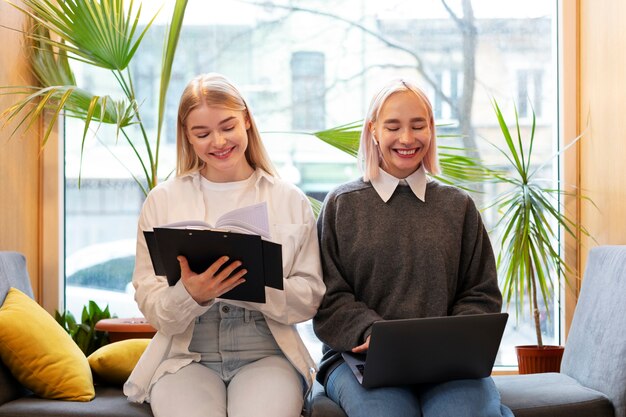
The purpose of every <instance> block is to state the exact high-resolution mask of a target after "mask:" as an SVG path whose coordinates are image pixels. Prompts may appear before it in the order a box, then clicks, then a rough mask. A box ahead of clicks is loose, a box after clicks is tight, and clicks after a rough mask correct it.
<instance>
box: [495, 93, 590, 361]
mask: <svg viewBox="0 0 626 417" xmlns="http://www.w3.org/2000/svg"><path fill="white" fill-rule="evenodd" d="M492 104H493V108H494V111H495V114H496V117H497V120H498V124H499V127H500V131H501V133H502V137H503V139H504V142H505V145H506V146H505V147H498V146H496V145H493V144H492V145H493V146H495V147H496V149H497V150H498V151H499V152H500V153H501V154H502V155H503V156H504V158H505V160H506V161H507V163H508V168H509V169H505V171H506V173H505V174H503V173H501V172H502V171H500V173H499V172H497V171H493V172H494V175H495V181H496V182H499V183H502V184H504V185H505V186H506V191H504V192H503V193H502V194H500V195H498V196H497V197H496V199H495V200H494V202H493V203H492V206H494V207H496V208H497V209H498V214H499V216H500V218H499V221H498V223H497V225H496V228H497V229H498V230H500V231H501V233H502V235H501V240H500V242H501V243H500V248H499V254H498V257H497V264H498V270H499V276H500V280H501V289H502V293H503V298H504V301H505V303H506V305H507V306H509V305H510V303H511V302H512V301H515V302H516V316H517V317H519V315H520V314H523V310H524V309H525V301H528V308H529V310H530V314H531V317H532V318H533V321H534V325H535V334H536V338H537V345H528V346H517V347H516V350H517V355H518V366H519V372H520V373H535V372H558V371H559V368H560V363H561V357H562V355H563V347H562V346H546V345H544V344H543V338H542V334H541V322H540V316H541V312H540V308H541V305H540V303H539V301H540V298H539V296H538V293H540V294H541V301H542V302H543V306H545V307H544V308H545V313H546V315H547V316H550V305H551V302H552V297H553V295H554V292H555V289H559V288H560V286H559V285H557V284H559V283H560V282H561V278H562V279H563V280H565V278H566V275H565V274H566V272H568V271H569V268H568V266H567V265H566V263H565V261H564V259H563V257H562V256H561V254H560V250H559V243H558V242H559V233H560V230H561V229H562V230H563V231H564V233H567V234H568V235H570V236H572V237H573V238H574V239H576V238H577V232H578V231H580V232H581V233H583V234H585V235H588V232H587V231H586V230H585V229H584V228H583V227H581V226H580V225H578V224H576V223H575V222H574V220H572V219H570V218H569V217H567V215H566V214H565V213H563V212H562V211H561V206H560V201H561V198H562V197H563V196H564V195H565V194H566V192H565V191H563V190H562V189H560V188H553V186H552V180H542V179H541V178H539V172H540V170H541V168H542V167H543V166H536V165H533V164H532V163H531V162H534V160H533V146H534V144H535V127H536V118H535V112H534V109H533V110H532V125H531V127H530V133H529V136H528V138H527V139H526V140H525V139H523V138H522V129H521V128H520V122H519V116H518V113H517V109H516V108H515V131H514V132H513V134H512V133H511V131H510V130H509V127H508V126H507V123H506V121H505V120H504V116H503V115H502V111H501V110H500V107H499V106H498V103H497V102H496V101H495V100H493V102H492ZM531 109H532V107H531ZM514 135H515V137H514ZM578 139H579V138H576V139H575V140H574V141H573V142H572V143H574V142H576V140H578ZM570 145H571V144H570ZM568 146H569V145H568ZM565 149H567V147H566V148H565ZM500 169H502V167H500ZM565 282H566V281H565Z"/></svg>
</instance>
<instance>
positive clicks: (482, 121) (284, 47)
mask: <svg viewBox="0 0 626 417" xmlns="http://www.w3.org/2000/svg"><path fill="white" fill-rule="evenodd" d="M144 3H145V4H144V10H143V12H142V15H143V16H144V17H145V18H147V17H148V16H150V13H151V12H152V11H151V10H149V9H150V8H151V7H153V6H154V5H153V4H152V3H153V2H144ZM171 3H172V1H171V0H168V1H166V6H165V9H164V10H163V11H162V12H161V15H160V17H159V18H158V19H157V20H156V22H155V24H154V26H153V27H152V28H151V29H150V30H149V31H148V34H147V35H146V37H145V39H144V41H143V43H142V46H141V47H140V49H139V50H138V53H137V56H136V57H135V58H134V60H133V62H132V64H131V66H130V71H131V73H132V75H133V82H134V87H135V89H136V94H137V96H138V97H139V100H140V105H141V115H142V118H143V122H144V125H145V127H146V129H147V130H148V133H149V136H151V137H156V127H155V125H156V120H157V105H158V97H157V94H158V90H159V82H160V78H159V71H160V70H159V68H160V62H161V49H162V45H163V35H164V32H165V25H166V24H167V21H168V19H169V14H168V11H169V10H170V8H171V6H172V4H171ZM153 11H154V10H153ZM555 11H556V1H543V0H542V1H539V0H533V1H525V2H502V1H496V0H494V1H491V0H472V1H469V0H466V1H461V0H449V1H440V0H422V1H419V2H416V1H413V0H411V1H409V0H387V1H384V2H382V1H374V0H343V1H327V0H300V1H290V2H287V1H278V0H273V1H264V2H262V3H260V2H259V4H255V2H253V1H250V2H246V1H243V2H242V1H235V0H221V1H220V2H219V7H216V6H215V3H213V2H205V1H201V0H190V1H189V4H188V9H187V13H186V18H185V26H184V28H183V31H182V34H181V38H180V43H179V48H178V51H177V55H176V60H175V63H174V68H173V71H172V78H171V85H170V89H169V93H168V102H167V105H166V109H165V112H166V120H165V124H164V126H163V129H164V132H165V134H164V138H163V140H162V144H161V150H160V162H159V164H160V172H159V174H160V178H161V180H164V179H165V178H166V177H167V176H169V175H171V174H172V172H173V170H174V168H175V152H176V150H175V141H176V137H175V135H176V131H175V130H176V125H175V123H176V116H177V114H176V113H177V107H178V98H179V97H180V94H181V92H182V89H183V88H184V86H185V84H186V83H187V82H188V81H189V80H190V79H191V78H192V77H193V76H195V75H197V74H199V73H204V72H211V71H216V72H220V73H223V74H225V75H226V76H228V77H229V78H230V79H231V80H233V81H234V82H235V84H236V85H237V86H239V87H240V89H241V91H242V93H243V94H244V96H245V97H246V98H247V100H248V103H249V105H250V108H251V111H252V112H253V114H254V116H255V118H256V120H257V123H258V125H259V128H260V130H261V131H262V134H263V138H264V141H265V144H266V146H267V148H268V150H269V152H270V155H271V157H272V159H273V161H274V162H275V164H276V165H277V166H278V168H279V170H280V174H281V176H282V177H283V178H285V179H287V180H289V181H291V182H293V183H295V184H297V185H298V186H299V187H300V188H301V189H302V190H304V191H305V192H306V193H307V194H308V195H310V196H312V197H315V198H317V199H319V200H322V199H323V198H324V196H325V195H326V193H327V192H328V191H329V190H330V189H332V188H333V187H335V186H337V185H338V184H340V183H342V182H345V181H348V180H351V179H354V178H356V177H358V175H359V172H358V169H357V167H356V164H355V161H354V159H353V158H352V157H350V156H348V155H346V154H345V153H343V152H341V151H338V150H335V149H334V148H332V147H330V146H329V145H326V144H324V143H322V142H321V141H320V140H318V139H316V138H315V137H313V136H311V135H309V134H307V133H310V132H313V131H318V130H323V129H327V128H331V127H336V126H339V125H343V124H347V123H350V122H354V121H358V120H361V119H362V118H363V117H364V114H365V111H366V109H367V107H368V105H369V101H370V99H371V97H372V95H373V94H374V92H376V91H377V90H378V89H379V88H380V87H381V85H382V84H383V83H385V82H386V81H387V80H389V79H390V78H397V77H406V78H410V79H413V80H416V81H417V82H418V84H419V85H421V86H423V88H424V89H425V90H426V91H427V92H428V94H429V96H430V98H431V100H432V102H433V106H434V110H435V116H436V119H437V123H438V124H439V125H440V128H439V133H440V134H441V135H442V137H441V138H440V143H441V144H444V145H450V146H458V147H463V148H465V149H466V150H467V152H468V154H470V155H473V156H478V157H480V158H481V159H482V160H483V161H484V162H485V163H487V164H489V165H492V166H494V167H497V166H499V165H501V164H502V163H503V162H504V161H503V160H502V157H501V156H500V155H499V154H498V152H497V151H495V150H494V149H493V148H492V147H491V146H490V145H489V144H488V141H491V142H495V143H498V144H501V143H502V142H501V134H500V133H499V127H498V124H497V120H496V117H495V115H494V112H493V109H492V105H491V99H492V98H495V99H496V100H498V102H499V104H500V105H501V107H502V108H503V112H504V113H505V115H507V116H509V117H508V119H509V120H511V119H512V115H513V103H514V102H515V104H516V106H517V110H518V112H519V115H520V118H521V120H522V123H523V125H524V127H526V128H527V127H528V126H529V123H530V119H529V116H530V114H531V111H532V109H534V111H535V113H536V114H537V116H538V126H537V133H536V137H537V143H536V150H535V152H536V154H535V155H536V158H537V160H536V163H538V164H545V166H544V171H543V172H542V174H543V175H544V176H545V178H547V179H548V180H550V181H552V180H553V179H554V178H555V177H556V174H557V172H556V169H557V164H556V162H557V161H556V160H551V158H552V155H554V153H555V150H556V148H557V144H558V138H557V136H556V135H555V132H556V126H555V125H554V123H555V121H556V120H558V114H557V106H556V102H557V96H558V94H557V85H556V75H555V74H556V71H555V69H556V64H555V63H556V59H555V47H554V45H555V39H554V33H556V31H555V30H553V29H554V26H555V24H556V18H555ZM144 24H145V23H144ZM74 69H75V72H76V75H77V82H78V84H79V86H81V87H82V88H85V89H88V90H90V91H92V92H94V93H98V94H111V95H113V96H115V95H116V94H117V95H119V94H120V93H116V92H117V91H119V90H118V89H117V86H116V84H115V79H114V78H113V77H112V76H110V75H109V74H106V73H103V72H102V71H98V70H94V69H93V68H88V67H86V66H84V65H74ZM531 106H532V107H531ZM82 132H83V130H82V125H81V123H79V122H77V121H75V120H68V122H67V129H66V141H65V143H66V181H65V187H66V200H67V201H66V212H65V216H66V222H65V224H66V231H65V240H66V248H65V249H66V266H67V276H66V303H67V308H68V309H70V310H72V311H73V312H74V313H75V314H79V312H80V309H81V308H82V305H84V304H85V303H86V302H87V301H88V300H89V299H94V300H96V301H97V302H98V303H101V304H103V305H104V304H107V303H108V304H110V305H111V310H112V312H113V313H114V314H117V315H118V316H136V315H139V314H140V312H139V311H138V309H137V307H136V305H135V302H134V301H133V295H132V293H133V289H132V285H129V283H130V280H131V275H132V267H133V256H134V250H135V236H136V222H137V215H138V213H139V210H140V208H141V204H142V202H143V198H144V196H143V193H142V192H141V190H140V188H139V187H138V186H137V184H136V183H135V181H134V180H133V175H136V176H139V177H140V175H141V171H140V168H139V166H138V165H137V163H136V161H135V156H134V152H133V150H132V149H131V147H130V146H128V144H127V142H126V141H125V140H124V138H123V137H117V135H116V132H115V130H114V129H112V128H110V127H107V126H102V127H100V128H99V129H98V131H97V133H96V134H95V137H90V138H88V140H87V141H86V143H85V148H84V156H83V159H82V162H81V158H80V150H81V138H82ZM128 134H129V137H130V138H131V140H133V139H132V138H133V131H132V129H131V130H129V131H128ZM443 136H445V137H443ZM136 138H137V139H136V141H137V142H135V144H136V146H137V149H138V151H139V152H140V154H142V155H143V148H142V144H141V143H140V139H139V135H137V136H136ZM81 167H82V169H81ZM79 174H80V188H79V186H78V185H79ZM479 188H480V189H479V191H480V192H479V193H476V194H475V195H474V197H475V200H476V201H477V203H478V205H479V206H485V205H486V204H487V202H488V201H490V200H491V199H492V198H493V197H494V196H495V195H497V194H498V193H500V192H502V190H501V189H498V188H496V187H494V186H493V185H490V184H484V185H482V186H481V187H479ZM483 216H484V220H485V223H486V225H487V227H488V228H489V229H490V230H491V228H493V226H494V225H495V222H496V221H497V219H498V214H497V213H496V212H495V211H493V210H491V211H490V210H486V211H484V213H483ZM492 239H493V240H494V241H493V246H494V248H497V247H498V246H499V242H497V240H496V239H497V235H496V234H495V233H494V234H493V235H492ZM510 311H511V312H513V311H514V306H511V308H510ZM553 311H554V310H553ZM558 322H559V317H558V314H553V315H552V316H550V317H542V326H543V327H542V330H543V332H544V334H545V339H544V342H545V343H558V334H559V332H558V331H557V330H558V328H557V324H558ZM300 328H301V330H302V333H303V335H304V336H305V339H306V340H307V343H308V344H309V346H310V348H311V351H312V353H313V354H314V356H315V357H316V358H319V356H320V348H319V342H317V340H316V338H315V336H314V334H313V333H312V331H311V329H310V324H308V323H305V324H302V325H300ZM533 343H535V342H534V328H533V325H532V323H531V322H530V320H529V319H528V314H525V315H524V316H523V317H520V320H519V321H517V320H516V319H515V317H514V315H512V317H511V319H510V320H509V324H508V328H507V331H506V333H505V337H504V340H503V343H502V347H501V352H500V354H499V356H498V359H497V364H499V365H515V361H516V359H515V357H514V349H513V347H512V346H514V345H518V344H533Z"/></svg>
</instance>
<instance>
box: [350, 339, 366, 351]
mask: <svg viewBox="0 0 626 417" xmlns="http://www.w3.org/2000/svg"><path fill="white" fill-rule="evenodd" d="M369 347H370V337H369V336H367V339H365V343H363V344H362V345H359V346H357V347H354V348H352V352H353V353H363V352H365V351H366V350H367V349H369Z"/></svg>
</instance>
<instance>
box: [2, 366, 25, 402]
mask: <svg viewBox="0 0 626 417" xmlns="http://www.w3.org/2000/svg"><path fill="white" fill-rule="evenodd" d="M25 393H26V390H24V389H23V388H22V386H21V385H20V384H19V382H17V381H16V380H15V378H13V375H12V374H11V372H10V371H9V369H8V368H7V367H6V366H5V365H4V364H3V363H2V362H0V405H2V404H4V403H6V402H8V401H13V400H15V399H17V398H19V397H21V396H22V395H24V394H25Z"/></svg>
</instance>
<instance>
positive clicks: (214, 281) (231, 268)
mask: <svg viewBox="0 0 626 417" xmlns="http://www.w3.org/2000/svg"><path fill="white" fill-rule="evenodd" d="M176 259H178V262H179V263H180V271H181V274H180V276H181V278H180V279H181V280H182V281H183V285H184V286H185V289H186V290H187V292H188V293H189V295H190V296H191V297H192V298H193V299H194V300H195V301H196V302H197V303H198V304H205V303H207V302H208V301H210V300H212V299H214V298H218V297H219V296H221V295H222V294H224V293H226V292H228V291H230V290H232V289H233V288H235V287H236V286H238V285H240V284H243V283H244V282H246V280H245V279H244V278H243V276H244V275H245V274H246V273H247V272H248V271H247V270H246V269H240V270H237V268H239V267H240V266H241V262H240V261H233V262H231V263H230V264H228V265H227V266H226V267H224V268H223V269H222V267H223V266H224V265H226V263H227V262H228V260H229V258H228V256H222V257H221V258H219V259H218V260H217V261H215V262H213V264H211V266H209V267H208V268H207V269H206V270H205V271H204V272H202V273H199V274H196V273H195V272H194V271H192V270H191V269H190V268H189V263H188V262H187V258H185V257H184V256H178V257H177V258H176ZM236 270H237V271H236Z"/></svg>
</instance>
